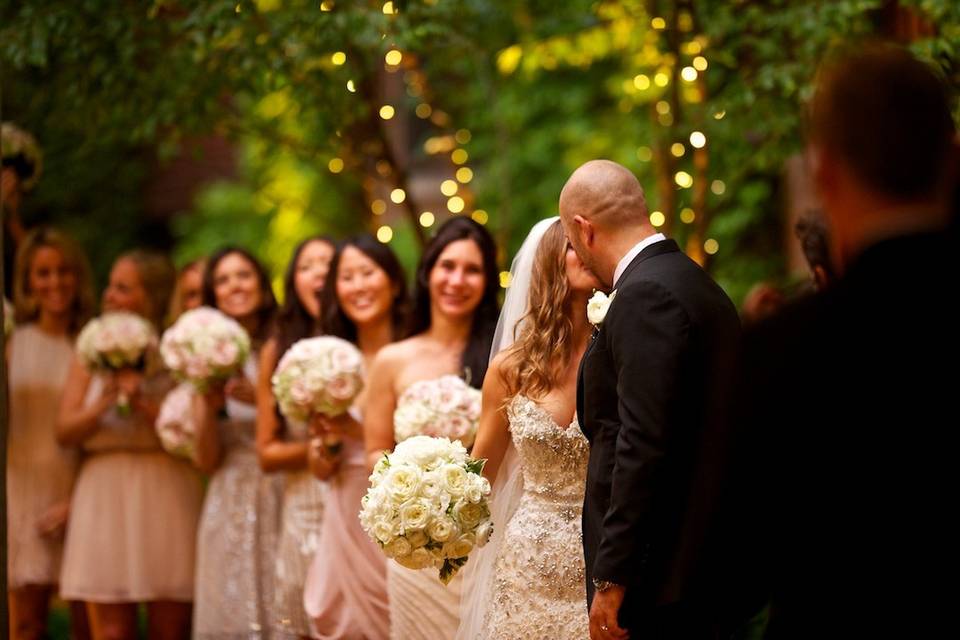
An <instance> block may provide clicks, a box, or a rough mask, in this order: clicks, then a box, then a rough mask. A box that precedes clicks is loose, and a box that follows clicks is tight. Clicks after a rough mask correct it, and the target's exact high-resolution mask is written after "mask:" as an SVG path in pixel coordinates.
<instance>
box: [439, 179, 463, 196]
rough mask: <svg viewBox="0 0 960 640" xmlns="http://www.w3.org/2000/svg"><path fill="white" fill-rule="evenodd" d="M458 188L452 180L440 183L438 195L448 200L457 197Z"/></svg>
mask: <svg viewBox="0 0 960 640" xmlns="http://www.w3.org/2000/svg"><path fill="white" fill-rule="evenodd" d="M458 188H459V185H457V183H456V182H454V181H453V180H444V181H443V182H442V183H440V193H442V194H443V195H445V196H447V197H448V198H449V197H451V196H455V195H457V189H458Z"/></svg>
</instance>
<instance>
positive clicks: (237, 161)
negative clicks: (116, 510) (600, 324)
mask: <svg viewBox="0 0 960 640" xmlns="http://www.w3.org/2000/svg"><path fill="white" fill-rule="evenodd" d="M863 35H875V36H878V37H882V38H889V39H893V40H896V41H899V42H903V43H907V44H909V46H910V47H911V48H913V49H914V50H915V51H917V52H918V53H919V54H920V55H921V56H922V57H924V58H927V59H929V60H930V61H931V62H932V63H933V64H934V65H936V66H937V67H938V68H939V69H940V70H941V71H942V73H943V74H944V75H945V76H947V77H948V78H949V80H950V82H951V83H952V84H953V85H954V86H957V85H960V3H957V2H955V0H912V1H908V0H901V1H899V2H897V1H887V0H831V1H808V2H788V1H783V0H780V1H778V0H767V1H763V2H760V1H750V0H731V1H729V2H705V1H702V0H701V1H695V0H646V1H644V0H599V1H598V0H590V1H588V0H565V1H564V2H553V1H547V0H526V1H508V0H409V1H393V2H381V1H376V2H373V1H363V0H352V1H348V0H323V1H321V0H309V1H308V0H206V1H204V2H188V1H184V0H179V1H178V0H156V1H154V2H134V1H129V0H126V1H117V0H102V1H98V0H44V1H43V2H19V3H15V2H5V3H3V4H2V9H0V86H2V119H3V120H5V121H10V122H14V123H16V124H17V126H19V127H21V128H23V129H25V130H27V131H29V132H31V133H32V134H33V135H34V136H35V138H36V140H37V143H38V146H39V148H40V150H41V152H42V157H43V168H42V175H41V176H40V178H39V180H38V182H37V184H36V186H35V188H33V190H32V191H30V192H29V193H28V194H26V195H25V197H24V199H23V202H22V206H21V207H20V216H21V218H22V222H23V224H24V226H26V227H31V226H34V225H37V224H41V223H52V224H56V225H58V226H61V227H63V228H65V229H66V230H67V231H68V232H69V233H71V234H72V235H73V236H74V237H76V238H78V239H79V240H80V241H81V242H82V244H83V245H84V246H85V248H86V249H87V251H88V253H89V254H90V256H91V259H92V260H93V262H94V268H95V271H96V274H97V277H98V283H101V284H102V282H103V280H104V277H105V272H106V269H107V268H108V266H109V264H110V263H111V261H112V260H113V258H114V257H115V256H116V255H117V254H119V253H120V252H121V251H122V250H124V249H127V248H130V247H132V246H138V245H148V246H154V247H157V248H160V249H164V250H169V251H171V252H172V253H173V255H174V256H175V258H176V260H177V262H178V263H181V264H182V263H184V262H186V261H188V260H190V259H192V258H194V257H196V256H199V255H203V254H206V253H209V251H210V250H211V249H213V248H214V247H216V246H219V245H221V244H223V243H224V242H230V243H238V244H242V245H245V246H248V247H250V248H251V249H252V250H253V251H254V252H255V253H256V254H257V255H258V256H260V257H262V258H263V259H264V260H265V262H266V263H267V264H268V265H270V266H272V267H273V269H274V274H275V276H276V278H278V279H279V277H280V274H281V269H282V267H283V265H284V262H285V260H286V259H287V257H288V256H289V255H290V251H291V249H292V248H293V246H294V245H295V244H296V242H297V241H298V240H299V239H301V238H303V237H304V236H306V235H307V234H310V233H314V232H327V233H332V234H335V235H339V234H343V233H346V232H349V231H353V230H360V229H367V230H370V231H372V232H374V233H375V234H377V236H378V238H379V239H380V240H381V241H383V242H389V243H391V244H392V245H393V246H394V248H395V250H396V251H397V252H398V253H399V254H400V255H401V256H402V259H403V260H404V262H405V263H406V265H407V266H409V267H412V265H413V264H414V263H415V261H416V258H417V256H418V255H419V248H420V246H421V245H422V243H423V241H424V239H425V238H426V237H428V236H429V234H430V232H431V228H432V227H435V226H436V225H438V224H439V223H441V222H442V221H443V220H445V219H446V218H447V217H448V216H452V215H469V216H472V217H473V218H474V219H476V220H477V221H479V222H481V223H483V224H486V225H488V226H489V227H490V228H491V230H492V231H493V232H494V234H495V236H496V237H497V238H498V240H499V241H500V245H501V251H502V254H503V255H501V259H502V263H501V267H502V268H503V269H508V268H509V258H510V256H511V255H512V252H513V251H514V250H515V249H516V248H517V247H518V246H519V243H520V242H521V241H522V239H523V237H524V236H525V234H526V232H527V230H528V229H529V227H530V226H531V225H532V223H533V222H535V221H536V220H537V219H540V218H542V217H544V216H549V215H553V214H555V213H556V202H557V197H558V193H559V190H560V187H561V186H562V185H563V183H564V181H565V180H566V178H567V177H568V175H569V173H570V172H571V170H572V169H573V168H575V167H576V166H577V165H578V164H580V163H581V162H583V161H585V160H588V159H590V158H597V157H606V158H610V159H613V160H616V161H618V162H620V163H623V164H625V165H626V166H628V167H629V168H631V169H632V170H633V171H635V172H636V173H637V175H638V176H639V177H640V180H641V182H642V183H643V185H644V187H645V188H646V190H647V195H648V200H649V203H650V210H651V218H652V220H653V222H654V224H656V225H658V226H659V227H660V228H661V229H662V230H663V231H665V232H666V233H667V234H669V235H672V236H674V237H675V238H677V239H678V240H679V241H680V243H681V245H682V246H685V248H686V250H687V252H688V253H689V254H690V255H691V256H693V257H694V258H695V259H697V260H698V261H699V262H701V263H702V264H703V265H705V267H706V268H707V269H708V270H709V271H710V272H711V273H712V274H713V275H714V277H715V278H717V279H718V280H719V281H720V282H721V284H722V285H723V286H724V287H725V288H726V289H727V291H728V293H730V295H731V297H733V298H734V300H735V301H736V302H737V303H738V304H739V303H741V302H742V300H743V299H744V297H745V295H746V294H747V292H748V291H749V290H750V289H751V287H753V286H754V285H755V284H756V283H758V282H760V281H767V282H771V283H774V284H775V285H776V286H777V287H779V288H781V289H785V290H787V291H789V290H790V288H791V287H792V286H794V284H795V283H797V282H800V281H801V280H803V279H804V278H806V275H805V272H804V270H805V264H804V263H803V261H802V256H801V254H800V251H799V247H798V245H797V243H796V241H795V239H794V233H793V224H794V222H795V220H796V219H797V218H798V217H799V216H802V215H816V202H815V200H814V198H813V196H812V195H811V193H810V189H809V187H808V185H807V182H806V178H805V170H804V162H803V159H802V156H801V155H800V150H801V146H802V129H803V122H802V118H801V105H802V103H803V101H804V99H805V98H806V97H807V95H808V91H809V87H810V82H811V79H812V73H813V70H814V69H815V65H816V62H817V60H818V58H819V57H820V56H821V55H822V53H823V52H824V51H825V50H826V49H827V48H828V47H830V46H831V45H832V44H835V43H837V42H841V41H844V40H847V39H850V38H853V37H858V36H863ZM921 124H922V123H918V126H920V125H921ZM411 272H412V269H411ZM277 282H279V280H278V281H277ZM504 284H506V283H504Z"/></svg>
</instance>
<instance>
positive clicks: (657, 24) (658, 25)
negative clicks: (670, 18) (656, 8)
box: [650, 16, 667, 31]
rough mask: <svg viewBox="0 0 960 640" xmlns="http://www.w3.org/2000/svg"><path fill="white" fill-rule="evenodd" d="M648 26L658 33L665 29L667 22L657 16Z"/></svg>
mask: <svg viewBox="0 0 960 640" xmlns="http://www.w3.org/2000/svg"><path fill="white" fill-rule="evenodd" d="M650 26H651V27H653V28H654V29H656V30H657V31H660V30H661V29H666V28H667V21H666V20H664V19H663V18H661V17H659V16H658V17H656V18H654V19H653V20H651V21H650Z"/></svg>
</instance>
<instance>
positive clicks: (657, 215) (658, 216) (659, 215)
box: [650, 211, 667, 227]
mask: <svg viewBox="0 0 960 640" xmlns="http://www.w3.org/2000/svg"><path fill="white" fill-rule="evenodd" d="M666 221H667V218H666V216H664V215H663V212H662V211H654V212H653V213H651V214H650V224H652V225H653V226H655V227H662V226H663V224H664V223H665V222H666Z"/></svg>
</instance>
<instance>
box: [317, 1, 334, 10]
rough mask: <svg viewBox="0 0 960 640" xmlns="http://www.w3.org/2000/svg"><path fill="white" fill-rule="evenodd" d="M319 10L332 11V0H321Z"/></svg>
mask: <svg viewBox="0 0 960 640" xmlns="http://www.w3.org/2000/svg"><path fill="white" fill-rule="evenodd" d="M320 11H333V0H323V2H321V3H320Z"/></svg>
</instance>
